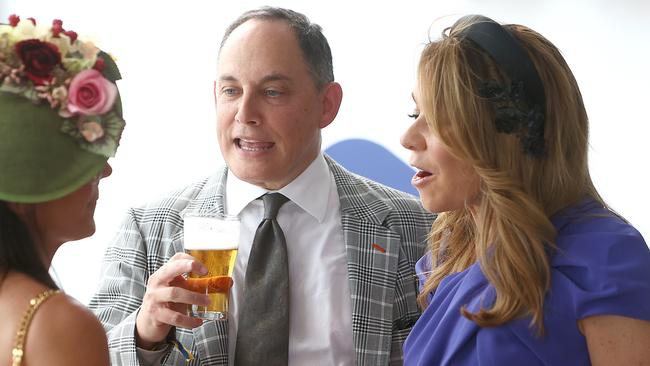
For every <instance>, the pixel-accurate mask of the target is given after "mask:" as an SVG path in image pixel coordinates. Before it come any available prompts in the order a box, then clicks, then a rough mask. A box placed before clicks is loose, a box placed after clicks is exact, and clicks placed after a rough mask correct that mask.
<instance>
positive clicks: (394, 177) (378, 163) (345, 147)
mask: <svg viewBox="0 0 650 366" xmlns="http://www.w3.org/2000/svg"><path fill="white" fill-rule="evenodd" d="M325 153H326V154H327V155H329V156H330V157H332V159H334V160H336V161H337V162H338V163H339V164H341V165H343V166H344V167H345V168H346V169H347V170H349V171H351V172H354V173H356V174H359V175H362V176H364V177H366V178H369V179H372V180H374V181H377V182H379V183H382V184H384V185H387V186H389V187H392V188H395V189H399V190H400V191H402V192H407V193H410V194H412V195H414V196H418V191H417V190H416V189H415V188H414V187H413V186H412V185H411V177H413V174H414V173H415V171H414V170H413V169H412V168H411V167H410V166H409V165H407V164H406V163H404V162H403V161H401V160H400V159H399V158H398V157H397V156H395V155H393V154H392V153H391V152H390V151H388V150H387V149H386V148H385V147H383V146H381V145H379V144H377V143H374V142H372V141H368V140H363V139H348V140H343V141H339V142H337V143H335V144H334V145H332V146H330V147H328V148H327V149H326V150H325Z"/></svg>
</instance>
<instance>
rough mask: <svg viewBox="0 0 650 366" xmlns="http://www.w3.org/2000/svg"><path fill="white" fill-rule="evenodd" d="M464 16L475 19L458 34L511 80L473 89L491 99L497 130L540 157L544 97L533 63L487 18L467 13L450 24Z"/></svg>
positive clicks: (515, 42) (542, 150)
mask: <svg viewBox="0 0 650 366" xmlns="http://www.w3.org/2000/svg"><path fill="white" fill-rule="evenodd" d="M468 18H471V19H473V20H475V21H476V22H475V23H474V24H472V25H471V26H469V27H467V28H466V29H463V30H462V31H461V32H460V35H459V36H460V37H463V38H464V39H468V40H470V41H472V42H473V43H474V44H476V45H477V46H478V47H479V48H480V49H481V50H483V51H484V52H485V53H487V54H488V55H489V56H490V57H491V58H492V59H493V60H494V61H495V62H496V63H497V64H498V65H499V68H500V69H501V71H502V72H504V73H505V75H507V76H508V78H509V79H510V80H511V83H510V85H502V84H500V83H498V82H496V81H494V80H487V81H483V82H482V84H481V85H480V86H479V90H478V91H477V92H478V94H479V95H480V96H481V97H483V98H486V99H488V100H489V101H490V102H491V104H492V106H493V108H494V111H495V116H496V117H495V121H494V123H495V126H496V129H497V131H498V132H500V133H506V134H512V133H515V134H517V136H518V137H519V140H520V141H521V146H522V149H523V151H524V153H526V154H527V155H529V156H532V157H535V158H541V157H542V156H544V153H545V145H544V121H545V116H544V110H545V106H546V98H545V96H544V86H543V85H542V81H541V79H540V77H539V74H538V73H537V70H536V69H535V65H534V64H533V62H532V60H531V59H530V57H529V56H528V54H527V53H526V52H525V51H524V49H523V48H522V47H521V45H520V44H519V42H518V41H517V40H516V39H515V38H514V37H513V36H512V35H511V34H510V32H508V31H507V30H506V29H505V28H503V27H502V26H501V25H499V24H498V23H496V22H495V21H493V20H492V19H490V18H487V17H484V16H481V15H467V16H465V17H463V18H461V19H460V20H458V22H456V24H455V25H454V26H456V25H457V24H461V23H462V22H465V21H466V20H467V19H468Z"/></svg>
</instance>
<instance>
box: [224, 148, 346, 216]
mask: <svg viewBox="0 0 650 366" xmlns="http://www.w3.org/2000/svg"><path fill="white" fill-rule="evenodd" d="M335 188H336V186H335V184H334V180H333V178H332V176H331V173H330V170H329V167H328V166H327V162H326V161H325V158H324V157H323V154H318V156H317V157H316V159H314V161H312V163H311V164H309V166H308V167H307V169H305V171H304V172H302V173H301V174H300V175H299V176H298V177H297V178H296V179H294V180H293V181H291V182H290V183H289V184H287V185H286V186H284V187H282V188H281V189H280V190H279V191H277V192H280V193H282V194H283V195H285V196H286V197H287V198H289V199H290V200H291V201H292V202H294V203H295V204H297V205H298V206H299V207H300V208H302V209H303V210H305V211H306V212H307V213H308V214H310V215H311V216H313V217H314V218H315V219H316V220H318V222H323V220H324V219H325V214H326V212H327V204H328V198H329V196H330V190H331V189H335ZM268 192H269V191H267V190H266V189H264V188H261V187H258V186H255V185H253V184H250V183H248V182H244V181H243V180H241V179H239V178H237V177H236V176H235V175H234V174H232V173H231V174H228V178H227V179H226V212H227V213H228V215H239V214H240V213H241V211H242V210H243V209H244V208H246V206H247V205H248V204H249V203H251V202H252V201H254V200H256V199H257V198H259V197H260V196H261V195H263V194H265V193H268Z"/></svg>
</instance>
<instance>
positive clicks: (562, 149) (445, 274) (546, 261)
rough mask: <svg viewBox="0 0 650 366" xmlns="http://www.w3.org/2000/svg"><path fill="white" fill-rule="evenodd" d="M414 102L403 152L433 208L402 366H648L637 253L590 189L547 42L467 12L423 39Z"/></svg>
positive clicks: (648, 298)
mask: <svg viewBox="0 0 650 366" xmlns="http://www.w3.org/2000/svg"><path fill="white" fill-rule="evenodd" d="M413 97H414V100H415V103H416V112H415V114H414V116H413V117H414V118H415V122H414V123H413V125H412V126H410V127H409V129H408V130H407V132H406V133H405V134H404V136H403V137H402V145H404V147H406V148H407V149H409V150H411V152H412V156H411V164H412V165H413V166H414V167H416V169H418V172H417V173H416V175H415V176H414V177H413V181H412V183H413V185H414V186H415V187H416V188H417V189H418V191H419V192H420V196H421V199H422V202H423V204H424V206H425V208H427V209H428V210H429V211H432V212H439V213H441V214H440V215H439V217H438V219H437V220H436V221H435V223H434V226H433V228H432V232H431V242H430V250H429V253H428V254H427V255H425V256H424V257H423V258H422V259H421V260H420V261H419V262H418V264H417V266H416V272H418V273H419V277H420V289H421V291H420V295H419V302H420V305H421V306H422V307H423V308H424V313H423V315H422V317H421V318H420V319H419V320H418V322H417V323H416V325H415V327H414V328H413V331H412V332H411V334H410V335H409V337H408V339H407V341H406V343H405V345H404V351H405V364H406V365H587V364H590V363H593V364H597V365H598V364H616V365H632V364H634V365H638V364H649V363H650V347H649V346H648V345H650V251H649V249H648V246H647V245H646V243H645V241H644V239H643V237H642V236H641V235H640V234H639V232H638V231H637V230H635V229H634V228H633V227H632V226H631V225H630V224H629V223H627V222H626V221H625V220H624V219H623V218H622V217H620V216H619V215H617V214H616V213H614V212H612V211H611V210H610V209H609V208H608V207H607V205H606V204H605V202H604V201H603V200H602V198H601V197H600V195H599V194H598V192H597V191H596V189H595V188H594V185H593V183H592V181H591V178H590V176H589V170H588V164H587V146H588V143H587V135H588V123H587V114H586V111H585V108H584V105H583V101H582V97H581V95H580V90H579V89H578V86H577V84H576V81H575V78H574V77H573V74H572V73H571V70H570V69H569V67H568V66H567V64H566V62H565V61H564V59H563V58H562V56H561V54H560V52H559V50H558V49H557V48H555V46H553V44H551V43H550V42H549V41H548V40H546V39H545V38H544V37H542V36H541V35H540V34H538V33H536V32H535V31H533V30H531V29H529V28H527V27H524V26H521V25H503V26H502V25H499V24H498V23H496V22H494V21H492V20H491V19H489V18H486V17H482V16H466V17H463V18H461V19H460V20H459V21H458V22H456V24H454V25H453V26H452V27H451V28H450V29H448V30H446V32H445V33H444V34H443V36H442V38H441V39H440V40H437V41H435V42H431V43H430V44H428V45H427V46H426V48H425V50H424V51H423V53H422V56H421V59H420V64H419V69H418V84H417V87H416V88H415V91H414V93H413Z"/></svg>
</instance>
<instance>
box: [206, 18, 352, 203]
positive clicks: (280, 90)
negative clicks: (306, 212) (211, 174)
mask: <svg viewBox="0 0 650 366" xmlns="http://www.w3.org/2000/svg"><path fill="white" fill-rule="evenodd" d="M218 67H219V74H218V77H217V81H216V85H215V97H216V105H217V135H218V138H219V146H220V148H221V153H222V155H223V157H224V159H225V161H226V163H227V165H228V167H229V169H230V171H231V172H232V173H233V174H235V175H236V176H237V177H238V178H239V179H242V180H244V181H246V182H249V183H251V184H254V185H257V186H260V187H263V188H266V189H269V190H277V189H280V188H282V187H284V186H285V185H287V184H288V183H289V182H291V181H292V180H293V179H294V178H296V177H297V176H298V175H300V173H302V172H303V171H304V170H305V169H306V168H307V166H309V164H310V163H311V162H312V161H313V159H314V158H315V157H316V156H317V154H318V152H319V150H320V129H321V128H322V127H325V126H326V125H327V124H329V123H330V122H331V120H332V119H333V118H334V115H336V113H334V115H333V116H331V118H330V114H331V113H330V114H328V112H327V110H328V109H331V108H330V107H328V102H327V99H328V98H327V97H326V96H325V95H326V94H327V89H328V86H326V87H324V88H323V91H319V90H317V89H316V86H315V83H314V80H313V79H312V77H311V74H310V72H309V68H308V66H307V64H306V63H305V61H304V58H303V55H302V52H301V50H300V47H299V46H298V41H297V39H296V37H295V35H294V33H293V31H292V30H291V28H289V26H288V25H287V24H286V23H284V22H280V21H261V20H249V21H247V22H245V23H244V24H242V25H240V26H239V27H237V28H236V29H235V30H234V31H233V32H232V33H231V34H230V36H229V38H228V40H227V41H226V43H225V44H224V46H223V48H222V49H221V53H220V56H219V66H218ZM339 103H340V100H339ZM336 110H338V105H337V106H336Z"/></svg>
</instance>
